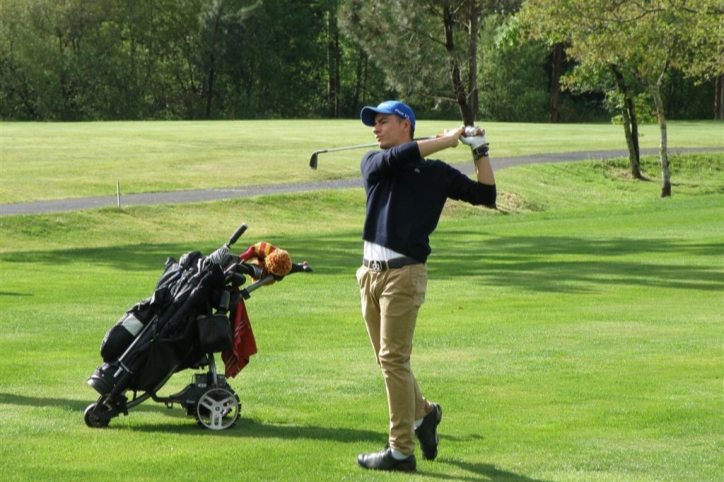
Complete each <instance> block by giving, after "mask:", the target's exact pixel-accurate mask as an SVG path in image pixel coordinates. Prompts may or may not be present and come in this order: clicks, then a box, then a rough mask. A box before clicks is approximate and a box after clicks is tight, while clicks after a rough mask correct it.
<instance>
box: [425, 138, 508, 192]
mask: <svg viewBox="0 0 724 482" xmlns="http://www.w3.org/2000/svg"><path fill="white" fill-rule="evenodd" d="M464 129H465V126H462V127H459V128H457V129H450V130H446V131H445V134H443V135H442V136H440V137H436V138H434V139H423V140H419V141H417V148H418V149H419V150H420V156H421V157H422V158H426V157H428V156H429V155H431V154H435V153H436V152H439V151H442V150H443V149H447V148H450V147H457V145H458V141H459V139H460V136H461V135H462V133H463V130H464ZM474 164H475V172H476V173H477V176H478V182H480V183H482V184H488V185H490V186H494V185H495V175H494V174H493V166H492V165H491V164H490V157H488V156H487V155H485V156H482V157H479V158H477V159H475V160H474Z"/></svg>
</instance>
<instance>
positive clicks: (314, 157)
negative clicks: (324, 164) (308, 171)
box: [309, 152, 317, 169]
mask: <svg viewBox="0 0 724 482" xmlns="http://www.w3.org/2000/svg"><path fill="white" fill-rule="evenodd" d="M309 167H311V168H312V169H316V168H317V152H313V153H312V158H311V159H309Z"/></svg>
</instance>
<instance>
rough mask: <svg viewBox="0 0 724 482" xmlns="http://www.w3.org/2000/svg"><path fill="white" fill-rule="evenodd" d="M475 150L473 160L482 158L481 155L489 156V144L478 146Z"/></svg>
mask: <svg viewBox="0 0 724 482" xmlns="http://www.w3.org/2000/svg"><path fill="white" fill-rule="evenodd" d="M472 151H473V161H475V160H477V159H480V158H481V157H488V145H487V144H483V145H482V146H478V147H476V148H474V149H472Z"/></svg>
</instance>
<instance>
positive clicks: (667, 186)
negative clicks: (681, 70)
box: [651, 70, 671, 197]
mask: <svg viewBox="0 0 724 482" xmlns="http://www.w3.org/2000/svg"><path fill="white" fill-rule="evenodd" d="M664 72H665V70H664ZM664 72H662V73H661V75H660V76H659V80H658V81H657V82H656V84H654V85H653V86H651V95H652V97H653V98H654V104H656V118H657V119H658V121H659V129H660V131H661V142H660V144H659V164H660V166H661V197H670V196H671V168H670V166H669V156H668V154H667V151H666V145H667V135H666V117H665V116H664V103H663V102H662V100H661V83H662V82H663V79H664Z"/></svg>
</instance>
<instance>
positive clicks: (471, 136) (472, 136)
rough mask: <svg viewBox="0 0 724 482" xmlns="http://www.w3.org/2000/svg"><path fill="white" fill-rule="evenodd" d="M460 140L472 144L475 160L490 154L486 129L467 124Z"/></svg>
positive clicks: (471, 148)
mask: <svg viewBox="0 0 724 482" xmlns="http://www.w3.org/2000/svg"><path fill="white" fill-rule="evenodd" d="M460 142H462V143H463V144H466V145H468V146H470V150H471V151H473V160H475V159H479V158H481V157H485V156H487V155H488V142H487V141H486V140H485V129H481V128H480V127H477V126H465V129H463V133H462V135H461V136H460Z"/></svg>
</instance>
